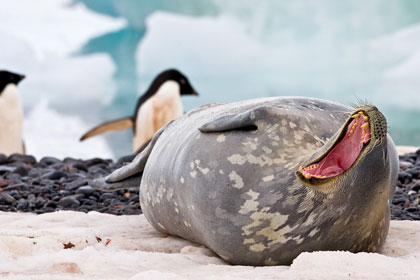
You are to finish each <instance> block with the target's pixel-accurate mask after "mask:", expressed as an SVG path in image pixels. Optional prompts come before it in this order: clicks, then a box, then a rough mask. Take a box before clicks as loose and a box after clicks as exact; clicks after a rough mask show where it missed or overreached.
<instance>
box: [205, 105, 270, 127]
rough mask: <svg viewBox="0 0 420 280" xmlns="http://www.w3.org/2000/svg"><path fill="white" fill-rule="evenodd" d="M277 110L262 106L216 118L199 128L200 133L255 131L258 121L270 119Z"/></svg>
mask: <svg viewBox="0 0 420 280" xmlns="http://www.w3.org/2000/svg"><path fill="white" fill-rule="evenodd" d="M276 111H278V108H276V107H273V106H267V105H262V106H259V107H256V108H253V109H250V110H248V111H245V112H243V113H239V114H232V115H227V116H223V117H220V118H217V119H215V120H212V121H210V122H207V123H205V124H203V125H202V126H200V127H199V128H198V129H199V130H200V131H201V132H204V133H208V132H223V131H229V130H257V129H258V121H261V120H264V119H265V118H268V117H272V115H273V114H276V113H277V112H276Z"/></svg>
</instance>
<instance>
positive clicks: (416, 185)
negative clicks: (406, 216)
mask: <svg viewBox="0 0 420 280" xmlns="http://www.w3.org/2000/svg"><path fill="white" fill-rule="evenodd" d="M411 189H412V190H413V191H415V192H419V191H420V180H419V181H417V182H415V183H414V185H413V186H412V187H411Z"/></svg>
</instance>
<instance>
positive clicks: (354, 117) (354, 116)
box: [351, 112, 361, 119]
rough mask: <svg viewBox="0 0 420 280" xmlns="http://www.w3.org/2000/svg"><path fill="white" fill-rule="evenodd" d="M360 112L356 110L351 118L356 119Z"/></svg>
mask: <svg viewBox="0 0 420 280" xmlns="http://www.w3.org/2000/svg"><path fill="white" fill-rule="evenodd" d="M360 114H361V112H358V113H356V114H354V115H352V116H351V118H352V119H357V118H358V117H359V116H360Z"/></svg>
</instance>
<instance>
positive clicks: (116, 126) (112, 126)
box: [80, 117, 134, 141]
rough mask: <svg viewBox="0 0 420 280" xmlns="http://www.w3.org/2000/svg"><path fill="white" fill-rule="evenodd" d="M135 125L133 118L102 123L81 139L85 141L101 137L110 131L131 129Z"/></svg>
mask: <svg viewBox="0 0 420 280" xmlns="http://www.w3.org/2000/svg"><path fill="white" fill-rule="evenodd" d="M133 125H134V122H133V119H132V118H131V117H127V118H122V119H118V120H113V121H108V122H104V123H101V124H100V125H97V126H95V127H94V128H92V129H91V130H89V131H88V132H86V133H85V134H83V136H82V137H80V141H83V140H85V139H87V138H90V137H92V136H96V135H99V134H102V133H105V132H108V131H117V130H123V129H128V128H131V127H132V126H133Z"/></svg>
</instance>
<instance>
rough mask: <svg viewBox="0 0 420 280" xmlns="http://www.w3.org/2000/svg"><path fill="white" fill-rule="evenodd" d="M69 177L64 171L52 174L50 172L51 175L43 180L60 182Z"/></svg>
mask: <svg viewBox="0 0 420 280" xmlns="http://www.w3.org/2000/svg"><path fill="white" fill-rule="evenodd" d="M67 176H68V175H67V174H66V173H64V172H63V171H52V172H49V173H47V174H45V175H44V176H43V178H45V179H49V180H59V179H61V178H63V177H64V178H65V177H67Z"/></svg>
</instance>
